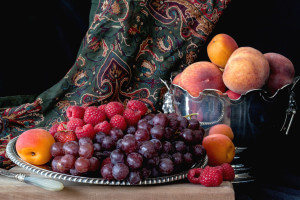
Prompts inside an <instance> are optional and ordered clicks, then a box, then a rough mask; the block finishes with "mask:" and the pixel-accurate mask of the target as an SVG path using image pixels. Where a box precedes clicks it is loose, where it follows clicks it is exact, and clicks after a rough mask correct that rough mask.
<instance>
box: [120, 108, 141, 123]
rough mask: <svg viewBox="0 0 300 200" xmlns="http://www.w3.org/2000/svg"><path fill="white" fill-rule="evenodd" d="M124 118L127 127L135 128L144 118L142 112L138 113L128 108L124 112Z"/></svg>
mask: <svg viewBox="0 0 300 200" xmlns="http://www.w3.org/2000/svg"><path fill="white" fill-rule="evenodd" d="M123 117H124V118H125V120H126V123H127V125H129V126H135V125H137V123H138V121H139V120H140V119H141V117H142V116H141V114H140V112H136V111H134V110H132V109H130V108H126V109H125V110H124V112H123Z"/></svg>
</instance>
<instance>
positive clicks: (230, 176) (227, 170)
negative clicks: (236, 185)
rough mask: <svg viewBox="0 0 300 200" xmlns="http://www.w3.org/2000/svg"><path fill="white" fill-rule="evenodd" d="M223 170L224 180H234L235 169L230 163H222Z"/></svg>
mask: <svg viewBox="0 0 300 200" xmlns="http://www.w3.org/2000/svg"><path fill="white" fill-rule="evenodd" d="M220 166H221V168H222V171H223V180H224V181H233V180H234V177H235V173H234V169H233V167H232V166H231V165H230V164H229V163H223V164H222V165H220Z"/></svg>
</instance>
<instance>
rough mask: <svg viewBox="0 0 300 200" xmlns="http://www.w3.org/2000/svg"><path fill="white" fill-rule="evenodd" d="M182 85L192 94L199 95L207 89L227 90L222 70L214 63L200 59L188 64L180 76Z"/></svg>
mask: <svg viewBox="0 0 300 200" xmlns="http://www.w3.org/2000/svg"><path fill="white" fill-rule="evenodd" d="M180 79H181V80H180V85H179V86H181V87H182V88H183V89H185V90H187V91H188V92H189V93H190V95H191V96H193V97H197V96H199V94H200V92H202V91H203V90H205V89H216V90H220V91H221V92H225V85H224V83H223V80H222V72H221V71H220V69H219V68H218V67H217V66H216V65H215V64H213V63H211V62H207V61H200V62H196V63H193V64H191V65H189V66H187V67H186V68H185V69H184V70H183V72H182V73H181V77H180Z"/></svg>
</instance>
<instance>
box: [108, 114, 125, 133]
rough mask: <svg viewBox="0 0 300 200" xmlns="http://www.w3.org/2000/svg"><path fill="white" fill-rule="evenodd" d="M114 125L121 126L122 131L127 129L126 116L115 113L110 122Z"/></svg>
mask: <svg viewBox="0 0 300 200" xmlns="http://www.w3.org/2000/svg"><path fill="white" fill-rule="evenodd" d="M109 123H110V124H111V125H112V127H115V128H119V129H121V130H122V131H125V129H126V128H127V124H126V121H125V118H124V117H123V116H122V115H114V116H113V117H112V118H111V119H110V122H109Z"/></svg>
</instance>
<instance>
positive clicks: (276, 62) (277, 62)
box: [264, 53, 295, 94]
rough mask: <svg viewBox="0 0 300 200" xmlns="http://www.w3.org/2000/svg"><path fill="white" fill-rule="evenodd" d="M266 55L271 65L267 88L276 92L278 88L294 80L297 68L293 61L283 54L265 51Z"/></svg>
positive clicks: (272, 92) (271, 91)
mask: <svg viewBox="0 0 300 200" xmlns="http://www.w3.org/2000/svg"><path fill="white" fill-rule="evenodd" d="M264 56H265V57H266V58H267V60H268V62H269V65H270V76H269V79H268V81H267V83H266V89H267V90H268V92H270V93H271V94H274V93H275V92H276V91H277V90H278V89H280V88H282V87H283V86H285V85H287V84H290V83H292V82H293V80H294V76H295V68H294V65H293V63H292V62H291V61H290V60H289V59H288V58H287V57H285V56H283V55H281V54H278V53H265V54H264Z"/></svg>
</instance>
